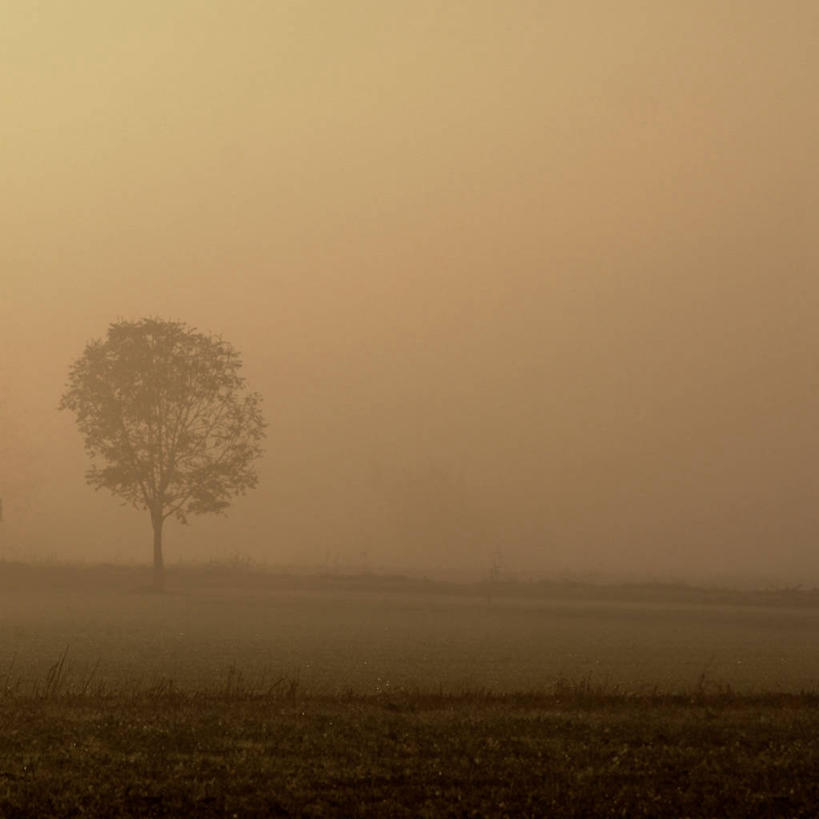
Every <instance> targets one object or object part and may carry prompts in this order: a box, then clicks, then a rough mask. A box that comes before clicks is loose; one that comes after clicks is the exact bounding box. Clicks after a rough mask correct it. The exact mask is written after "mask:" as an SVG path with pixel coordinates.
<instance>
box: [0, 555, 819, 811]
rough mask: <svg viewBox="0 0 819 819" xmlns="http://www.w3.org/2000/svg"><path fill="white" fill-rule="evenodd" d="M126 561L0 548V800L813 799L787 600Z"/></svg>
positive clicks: (805, 643)
mask: <svg viewBox="0 0 819 819" xmlns="http://www.w3.org/2000/svg"><path fill="white" fill-rule="evenodd" d="M148 581H149V575H148V573H147V572H143V571H141V570H138V569H115V568H96V569H68V568H65V567H63V568H60V567H41V568H38V569H33V568H30V567H21V566H14V565H0V660H2V662H3V663H4V665H3V666H2V667H0V728H1V729H2V730H0V815H2V816H42V815H78V814H83V813H84V814H86V815H98V816H103V815H104V816H120V815H121V816H128V815H167V816H182V815H220V816H221V815H236V816H247V815H251V816H252V815H258V816H266V815H298V816H305V815H309V816H328V815H329V816H351V815H367V816H403V815H405V816H438V815H459V816H460V815H464V816H466V815H498V816H503V815H508V816H526V815H529V816H542V815H561V816H562V815H566V816H604V815H612V816H615V815H619V816H622V815H626V816H638V815H645V816H680V815H687V816H814V815H816V808H817V805H818V804H819V784H817V783H818V782H819V780H818V779H817V777H816V776H815V772H816V770H819V693H817V691H819V651H817V646H818V645H819V607H817V606H816V605H815V603H816V601H815V596H813V595H811V594H806V595H795V596H794V595H785V597H784V598H776V600H775V601H773V602H771V601H769V604H767V605H761V603H760V599H761V598H760V597H759V596H758V595H752V594H748V595H736V594H728V593H725V594H710V595H707V596H706V597H707V600H706V598H704V597H703V595H702V594H701V593H699V592H696V590H679V589H677V590H676V591H675V590H670V589H662V588H639V589H635V588H626V587H624V588H621V589H610V588H609V589H592V588H585V589H578V588H550V589H539V588H532V587H526V588H519V587H514V586H509V587H505V588H500V587H499V588H495V589H493V590H492V595H491V596H490V595H487V589H486V588H484V587H481V586H473V587H470V586H463V587H455V586H447V585H444V584H432V583H423V582H415V581H406V580H401V579H394V578H393V579H390V578H319V577H313V578H305V577H287V576H279V575H270V574H266V573H263V572H243V571H221V570H219V571H205V570H185V571H183V570H178V571H173V572H171V573H170V575H169V582H168V590H167V591H166V592H165V593H162V594H158V593H155V592H152V591H150V589H149V587H148ZM774 602H775V604H774Z"/></svg>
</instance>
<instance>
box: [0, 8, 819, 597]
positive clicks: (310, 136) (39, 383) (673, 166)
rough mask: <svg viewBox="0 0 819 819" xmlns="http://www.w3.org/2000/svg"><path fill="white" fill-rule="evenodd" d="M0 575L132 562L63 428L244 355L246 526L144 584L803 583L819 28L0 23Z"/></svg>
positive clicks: (500, 15)
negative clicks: (256, 412) (145, 348)
mask: <svg viewBox="0 0 819 819" xmlns="http://www.w3.org/2000/svg"><path fill="white" fill-rule="evenodd" d="M0 17H2V23H0V69H2V70H0V100H2V103H1V105H2V109H1V110H2V116H1V117H0V152H2V153H0V156H2V162H0V184H1V185H2V190H3V196H2V198H1V199H0V225H2V231H1V232H0V341H2V351H3V355H2V358H0V429H1V430H2V440H0V497H2V498H3V512H4V520H3V522H2V523H0V549H1V550H2V551H1V554H2V557H4V558H5V559H15V560H51V559H56V560H69V561H89V562H96V561H111V562H119V561H127V562H131V561H141V562H145V563H147V562H149V559H150V521H149V519H148V515H147V514H146V513H138V512H136V511H134V510H132V509H128V508H122V507H121V506H120V505H119V502H118V501H117V500H116V499H115V498H113V497H111V496H109V495H105V494H102V493H100V494H95V493H94V492H93V491H92V490H91V489H89V488H88V487H87V486H86V485H85V483H84V477H83V476H84V471H85V469H86V466H87V464H86V457H85V454H84V452H83V447H82V440H81V437H80V435H79V433H78V431H77V429H76V427H75V424H74V420H73V418H72V417H71V416H70V414H69V413H59V412H58V411H57V404H58V402H59V398H60V395H61V393H62V391H63V389H64V385H65V381H66V377H67V372H68V367H69V366H70V364H71V362H72V361H74V360H75V359H76V358H77V357H78V356H79V355H80V354H81V353H82V350H83V347H84V345H85V344H86V342H87V341H89V340H90V339H92V338H99V337H102V336H104V335H105V332H106V329H107V327H108V325H109V323H110V322H112V321H114V320H117V319H120V318H125V319H137V318H140V317H142V316H149V315H151V316H161V317H164V318H171V319H177V320H181V321H184V322H187V323H188V324H190V325H192V326H194V327H197V328H199V329H201V330H204V331H208V332H214V333H218V334H221V335H222V336H223V337H224V338H226V339H228V340H229V341H230V342H232V343H233V344H234V345H235V346H236V348H237V349H238V350H239V351H241V353H242V355H243V360H244V370H245V375H246V376H247V379H248V382H249V384H250V385H251V387H253V388H254V389H257V390H258V391H259V392H261V393H262V395H263V397H264V406H265V414H266V418H267V420H268V422H269V428H268V436H267V440H266V445H265V455H264V457H263V459H262V461H261V462H260V464H259V474H260V481H259V486H258V488H257V489H256V490H254V491H253V492H251V493H250V494H248V495H247V496H245V497H242V498H239V499H237V501H236V502H235V503H234V505H233V506H232V508H231V509H230V511H229V514H228V516H227V517H224V518H217V517H199V518H195V519H193V520H192V521H191V525H190V526H188V527H182V526H180V525H177V524H172V525H170V526H169V527H168V530H167V534H166V554H167V558H168V560H169V561H170V562H174V561H177V560H180V561H197V560H210V559H219V560H225V559H231V558H234V557H236V556H239V557H241V558H242V559H251V560H257V561H263V562H266V563H271V564H275V565H288V566H301V567H311V566H312V567H328V566H332V567H342V568H348V569H361V568H363V569H367V570H372V571H382V570H389V571H398V570H400V571H404V570H407V571H408V570H412V571H421V572H429V573H435V572H438V573H443V572H445V571H456V570H457V571H461V572H474V573H476V574H478V573H481V572H484V571H485V570H486V567H487V566H488V565H489V562H490V560H491V559H492V558H491V557H490V556H491V555H493V554H495V553H498V554H500V556H501V561H502V565H503V569H504V571H506V572H509V573H514V574H517V575H522V576H526V575H536V574H546V575H554V576H565V575H571V576H574V575H585V574H588V573H596V574H598V575H602V576H617V577H648V578H655V579H657V578H663V579H683V580H696V581H698V582H701V581H712V582H724V581H731V582H739V581H740V580H753V581H754V582H761V583H763V582H764V583H783V584H797V583H802V584H806V585H811V584H817V583H819V504H817V498H819V477H817V476H818V475H819V471H818V470H817V464H819V394H817V361H818V359H817V351H819V324H817V316H819V276H817V271H819V266H818V264H817V263H818V262H819V233H817V230H816V224H817V215H819V193H817V192H818V191H819V154H817V147H816V146H817V145H819V115H818V112H817V100H819V7H818V6H817V5H816V4H815V3H814V2H812V1H811V0H805V2H800V0H790V1H789V2H787V3H775V2H773V0H745V2H743V3H733V2H727V0H725V1H724V2H723V1H721V0H717V2H714V0H708V1H707V2H705V0H702V1H701V2H700V1H699V0H688V1H687V2H677V3H653V2H637V0H618V2H605V1H604V0H600V1H599V2H587V3H575V2H546V0H516V2H512V3H497V2H494V0H470V2H461V0H446V1H445V0H415V2H412V3H399V2H392V3H390V2H388V3H385V2H383V0H372V2H362V1H361V0H351V2H346V3H339V2H337V0H314V1H313V2H309V3H308V2H303V3H302V2H296V0H288V1H287V2H285V0H282V2H251V1H250V0H248V2H243V3H239V4H237V3H228V2H222V1H221V0H207V2H199V1H197V2H194V0H187V1H186V0H162V1H161V2H160V0H145V2H141V3H125V2H110V0H106V1H105V2H103V0H74V2H72V3H31V2H24V0H9V2H6V3H4V4H3V8H2V10H0Z"/></svg>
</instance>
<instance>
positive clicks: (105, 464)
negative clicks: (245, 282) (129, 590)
mask: <svg viewBox="0 0 819 819" xmlns="http://www.w3.org/2000/svg"><path fill="white" fill-rule="evenodd" d="M240 370H241V358H240V356H239V354H238V353H237V352H236V351H235V350H234V348H233V347H232V346H231V345H230V344H229V343H227V342H226V341H223V340H222V339H221V338H219V337H217V336H213V335H206V334H204V333H201V332H198V331H197V330H196V329H194V328H191V327H188V326H187V325H185V324H183V323H181V322H177V321H164V320H160V319H156V318H146V319H141V320H139V321H118V322H115V323H113V324H111V325H110V327H109V328H108V334H107V337H106V338H105V339H104V340H99V339H98V340H94V341H91V342H90V343H89V344H88V345H87V346H86V348H85V351H84V352H83V354H82V355H81V356H80V358H78V359H77V361H76V362H74V364H73V365H72V366H71V369H70V371H69V378H68V384H67V388H66V391H65V393H64V395H63V397H62V400H61V402H60V409H68V410H71V411H72V412H74V414H75V415H76V420H77V425H78V427H79V429H80V432H81V434H82V435H83V438H84V440H85V449H86V452H87V453H88V455H89V456H90V459H91V466H90V468H89V469H88V471H87V473H86V479H87V481H88V483H89V484H90V485H91V486H93V487H94V488H95V489H98V490H99V489H107V490H108V491H110V492H111V493H113V494H114V495H117V496H119V497H121V498H123V499H124V500H125V501H127V502H128V503H130V504H132V505H133V506H134V507H136V508H137V509H142V510H148V511H149V512H150V513H151V521H152V524H153V529H154V568H155V572H156V578H157V581H158V582H161V576H162V569H163V559H162V524H163V522H164V521H165V520H166V519H167V518H168V517H171V516H173V517H175V518H177V519H178V520H179V521H181V522H182V523H186V522H187V520H188V517H189V516H190V515H197V514H203V513H208V512H215V513H219V512H224V510H225V509H227V507H228V506H229V505H230V501H231V498H232V497H233V496H235V495H237V494H243V493H244V492H245V491H247V490H248V489H250V488H252V487H254V486H255V485H256V483H257V474H256V470H255V461H256V459H257V458H258V457H259V455H260V454H261V445H260V443H261V440H262V438H263V437H264V427H265V422H264V420H263V418H262V413H261V397H260V396H259V394H258V393H253V392H249V391H248V390H247V388H246V384H245V380H244V378H243V377H242V376H241V374H240Z"/></svg>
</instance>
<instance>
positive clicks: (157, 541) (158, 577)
mask: <svg viewBox="0 0 819 819" xmlns="http://www.w3.org/2000/svg"><path fill="white" fill-rule="evenodd" d="M163 523H164V520H163V519H162V512H161V511H160V512H157V511H155V510H153V509H152V510H151V524H152V525H153V528H154V588H155V589H156V590H157V591H162V589H164V588H165V562H164V561H163V559H162V524H163Z"/></svg>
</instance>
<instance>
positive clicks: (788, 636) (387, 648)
mask: <svg viewBox="0 0 819 819" xmlns="http://www.w3.org/2000/svg"><path fill="white" fill-rule="evenodd" d="M3 571H4V572H5V574H2V573H0V583H2V594H0V662H2V663H4V665H3V666H0V674H2V675H5V677H4V679H5V685H6V686H7V687H16V688H17V689H19V690H20V691H30V690H31V689H32V687H33V686H36V685H37V684H38V683H39V682H40V681H42V680H43V679H44V678H45V677H46V675H47V673H48V670H49V668H50V667H51V666H53V664H54V663H55V662H56V661H57V660H58V659H59V658H60V657H61V656H62V655H63V654H64V652H66V650H67V654H66V655H65V663H64V664H63V668H62V675H63V682H64V683H65V684H66V685H68V684H76V683H77V682H78V681H80V680H83V681H88V680H89V678H90V679H91V680H92V682H93V683H94V684H105V685H106V686H113V687H123V686H125V687H133V686H141V687H144V686H150V685H154V684H156V683H157V682H160V681H169V680H170V681H173V683H174V684H175V685H177V686H180V687H182V688H187V689H203V688H208V689H213V688H218V687H219V686H221V685H223V684H225V683H226V681H227V680H228V679H229V678H232V679H233V680H234V681H235V679H236V677H237V675H241V677H242V679H243V681H244V683H245V684H247V685H249V686H251V687H253V688H257V689H264V688H265V687H266V686H269V685H271V684H273V683H274V682H276V681H282V680H286V681H288V682H292V681H297V682H298V685H299V686H300V687H301V688H302V689H304V690H306V691H308V692H311V693H317V694H335V693H345V692H354V693H356V694H371V693H377V692H380V691H384V690H388V689H396V688H398V689H407V690H413V691H443V692H458V691H464V690H491V691H493V692H496V693H507V692H519V691H546V690H549V689H550V688H551V687H552V686H553V685H554V683H555V682H556V681H557V680H573V681H577V680H581V679H585V680H589V679H590V680H592V681H593V682H595V683H596V684H600V685H606V686H607V687H609V688H613V689H619V690H622V691H624V692H644V691H650V690H654V689H659V690H662V691H667V692H674V691H685V690H690V689H692V688H693V687H695V686H697V685H701V684H702V683H703V681H705V683H706V684H709V685H711V686H714V687H719V686H722V687H730V688H732V689H734V690H736V691H739V692H758V691H775V692H799V691H803V690H816V689H817V688H819V651H817V649H816V646H817V645H819V607H817V606H815V605H802V606H787V605H776V606H759V605H740V604H737V603H736V602H734V603H733V604H731V605H727V604H724V603H720V602H712V603H709V604H708V605H694V604H692V603H690V602H679V601H672V602H663V601H662V600H656V599H653V600H649V601H645V600H631V601H629V600H605V599H594V598H593V597H591V598H590V599H565V598H561V597H560V595H559V594H551V595H548V594H546V595H539V596H522V595H518V596H507V597H496V598H495V599H493V600H492V601H491V602H489V601H488V600H487V598H486V596H485V595H483V594H481V593H480V592H479V591H478V590H477V589H476V590H474V591H471V593H466V592H470V590H469V589H466V590H464V589H460V590H457V591H459V592H460V593H453V590H452V589H444V590H441V589H440V588H439V587H437V586H435V585H434V584H429V585H428V586H424V585H420V586H419V585H415V586H412V585H410V584H403V585H402V584H401V583H397V584H393V585H392V586H388V585H387V584H384V583H381V584H379V582H378V581H377V579H372V580H369V581H367V582H366V583H358V584H347V585H346V586H345V585H344V584H343V583H339V582H338V580H335V581H334V580H333V579H325V580H323V581H321V580H318V581H317V582H315V583H312V584H311V583H306V582H305V581H304V579H299V578H282V577H274V576H271V577H270V578H266V577H265V576H264V575H263V574H259V573H225V574H224V575H220V574H218V573H213V574H207V573H200V574H197V573H195V572H189V573H184V572H182V571H181V570H180V571H179V572H177V573H176V574H172V575H171V577H170V581H169V590H168V592H167V593H165V594H155V593H153V592H150V591H149V590H147V588H146V582H145V581H146V580H147V575H146V576H143V575H142V574H141V572H140V571H139V570H136V569H123V570H121V571H115V570H110V571H107V572H105V571H92V570H82V569H79V570H72V571H68V570H59V569H43V570H32V571H29V572H21V571H20V570H19V569H14V567H6V568H5V569H4V570H3ZM407 585H409V588H405V586H407Z"/></svg>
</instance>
